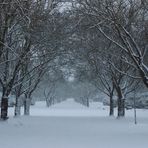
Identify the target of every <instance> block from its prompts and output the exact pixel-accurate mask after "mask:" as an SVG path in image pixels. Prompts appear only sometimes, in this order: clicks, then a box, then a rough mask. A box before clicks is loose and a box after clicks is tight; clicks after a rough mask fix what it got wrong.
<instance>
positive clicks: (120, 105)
mask: <svg viewBox="0 0 148 148" xmlns="http://www.w3.org/2000/svg"><path fill="white" fill-rule="evenodd" d="M117 93H118V117H124V116H125V105H124V104H125V101H124V98H123V95H122V92H121V89H118V91H117Z"/></svg>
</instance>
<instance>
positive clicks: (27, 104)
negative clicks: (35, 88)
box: [24, 98, 31, 115]
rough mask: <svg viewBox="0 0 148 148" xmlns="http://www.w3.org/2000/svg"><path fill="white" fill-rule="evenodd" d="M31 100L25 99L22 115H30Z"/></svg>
mask: <svg viewBox="0 0 148 148" xmlns="http://www.w3.org/2000/svg"><path fill="white" fill-rule="evenodd" d="M30 102H31V98H26V99H25V101H24V115H30V104H31V103H30Z"/></svg>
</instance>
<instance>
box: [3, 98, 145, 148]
mask: <svg viewBox="0 0 148 148" xmlns="http://www.w3.org/2000/svg"><path fill="white" fill-rule="evenodd" d="M137 112H138V124H137V125H135V124H134V122H133V110H128V111H127V112H126V117H125V118H123V119H116V118H115V117H108V107H105V106H103V105H102V104H101V103H91V104H90V108H87V107H85V106H82V105H81V104H79V103H76V102H74V100H73V99H68V100H66V101H64V102H61V103H59V104H56V105H54V106H52V107H51V108H46V106H45V102H38V103H37V104H36V105H35V106H33V107H32V108H31V116H29V117H27V116H21V117H19V118H13V116H12V114H13V108H10V109H9V115H10V119H9V120H8V121H7V122H2V121H1V122H0V147H2V148H17V147H20V148H27V147H28V148H147V145H148V140H147V137H148V116H147V115H148V111H147V110H138V111H137Z"/></svg>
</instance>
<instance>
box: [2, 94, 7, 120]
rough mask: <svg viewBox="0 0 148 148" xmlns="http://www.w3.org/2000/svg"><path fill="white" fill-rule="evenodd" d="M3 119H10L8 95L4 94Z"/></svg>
mask: <svg viewBox="0 0 148 148" xmlns="http://www.w3.org/2000/svg"><path fill="white" fill-rule="evenodd" d="M1 119H3V120H7V119H8V96H2V100H1Z"/></svg>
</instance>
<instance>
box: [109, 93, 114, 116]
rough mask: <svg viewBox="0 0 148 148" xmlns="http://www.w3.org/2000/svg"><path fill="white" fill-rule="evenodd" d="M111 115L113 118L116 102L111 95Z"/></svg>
mask: <svg viewBox="0 0 148 148" xmlns="http://www.w3.org/2000/svg"><path fill="white" fill-rule="evenodd" d="M109 115H110V116H113V115H114V100H113V95H112V94H110V111H109Z"/></svg>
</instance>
